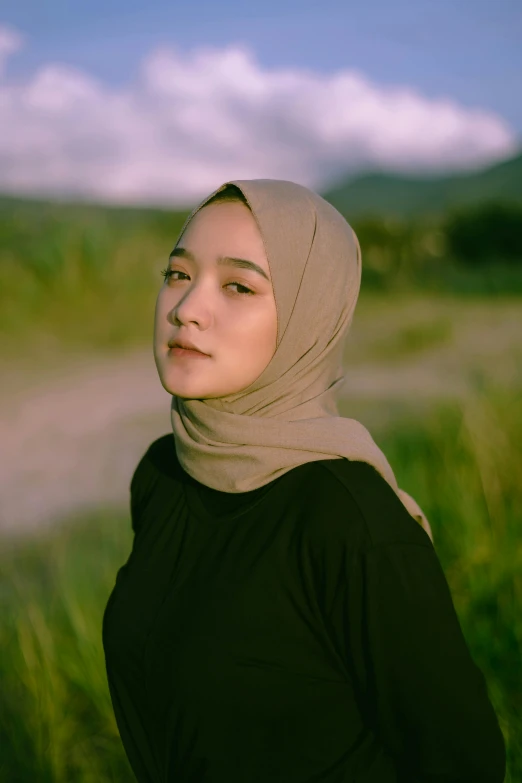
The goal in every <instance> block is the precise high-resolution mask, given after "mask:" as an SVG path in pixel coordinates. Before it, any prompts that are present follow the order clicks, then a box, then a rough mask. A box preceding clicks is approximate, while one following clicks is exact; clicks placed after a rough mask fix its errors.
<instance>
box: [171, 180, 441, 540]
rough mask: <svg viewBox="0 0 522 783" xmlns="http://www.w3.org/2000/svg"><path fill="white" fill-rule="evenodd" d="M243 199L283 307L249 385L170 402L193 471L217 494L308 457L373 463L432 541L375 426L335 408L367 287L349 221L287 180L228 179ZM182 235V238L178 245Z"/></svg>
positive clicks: (183, 459) (186, 464)
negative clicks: (267, 356) (270, 349)
mask: <svg viewBox="0 0 522 783" xmlns="http://www.w3.org/2000/svg"><path fill="white" fill-rule="evenodd" d="M228 185H235V186H236V187H237V188H239V190H240V191H241V192H242V193H243V195H244V196H245V198H246V200H247V202H248V205H249V207H250V209H251V211H252V214H253V216H254V218H255V220H256V223H257V227H258V229H259V231H260V233H261V237H262V239H263V243H264V247H265V251H266V254H267V258H268V263H269V266H270V273H271V277H272V286H273V290H274V296H275V301H276V309H277V347H276V351H275V353H274V355H273V357H272V359H271V361H270V362H269V363H268V365H267V366H266V367H265V369H264V371H263V372H262V373H261V375H260V376H259V377H258V378H257V379H256V380H255V381H254V383H252V384H251V385H250V386H248V387H247V388H245V389H243V390H241V391H240V392H237V393H235V394H231V395H229V396H227V397H219V398H216V399H202V400H198V399H183V398H180V397H177V396H173V397H172V405H171V422H172V429H173V434H174V438H175V443H176V452H177V456H178V459H179V462H180V464H181V465H182V467H183V469H184V470H185V471H186V472H187V473H189V475H191V476H192V477H193V478H195V479H196V480H197V481H199V482H200V483H202V484H205V485H206V486H208V487H211V488H212V489H217V490H220V491H222V492H231V493H238V492H248V491H250V490H253V489H257V488H258V487H262V486H264V485H265V484H268V483H269V482H270V481H273V480H274V479H276V478H278V477H279V476H281V475H283V474H284V473H286V472H288V471H289V470H292V468H295V467H297V466H298V465H301V464H303V463H305V462H312V461H317V460H324V459H343V458H344V459H349V460H354V461H361V462H367V463H369V464H370V465H373V467H374V468H375V469H376V470H377V471H378V472H379V473H380V475H381V476H382V477H383V478H384V479H385V480H386V481H387V482H388V484H389V485H390V486H391V487H392V489H393V490H394V491H395V493H396V494H397V495H398V497H399V498H400V500H401V501H402V503H403V504H404V506H405V507H406V509H407V510H408V512H409V513H410V515H411V516H412V517H413V518H414V519H415V520H416V521H417V522H418V523H419V524H421V525H422V527H423V528H424V530H425V531H426V533H427V534H428V535H429V537H430V539H431V540H432V541H433V536H432V532H431V528H430V525H429V522H428V520H427V519H426V516H425V515H424V513H423V511H422V509H421V508H420V506H419V505H418V504H417V503H416V501H415V500H414V499H413V498H412V497H411V496H410V495H408V494H407V493H406V492H404V491H403V490H401V489H399V487H398V485H397V481H396V478H395V476H394V473H393V470H392V468H391V466H390V464H389V463H388V461H387V459H386V457H385V455H384V454H383V452H382V451H381V450H380V449H379V447H378V446H377V444H376V443H375V442H374V440H373V439H372V437H371V435H370V433H369V432H368V430H367V429H366V428H365V427H364V426H363V425H362V424H361V423H360V422H358V421H356V420H355V419H350V418H346V417H343V416H340V415H339V411H338V407H337V399H338V397H339V393H340V391H341V388H342V386H343V384H344V383H345V382H348V383H349V368H348V369H347V371H345V368H344V365H343V350H344V345H345V339H346V335H347V333H348V331H349V329H350V326H351V323H352V319H353V314H354V310H355V305H356V303H357V299H358V296H359V289H360V284H361V272H362V269H361V250H360V247H359V242H358V240H357V237H356V235H355V233H354V231H353V230H352V228H351V227H350V225H349V223H348V222H347V221H346V220H345V218H344V217H343V216H342V215H341V214H340V212H338V211H337V210H336V209H335V208H334V207H333V206H332V205H331V204H329V203H328V202H327V201H326V200H325V199H323V198H322V197H321V196H319V195H318V194H317V193H314V192H313V191H311V190H309V189H308V188H305V187H304V186H302V185H298V184H296V183H294V182H288V181H286V180H271V179H254V180H234V181H231V182H226V183H224V184H223V185H221V186H220V187H219V188H217V190H215V191H214V192H213V193H211V194H210V195H209V196H207V198H205V199H204V200H203V201H202V202H201V203H200V204H199V206H197V207H196V208H195V209H194V210H193V211H192V213H191V214H190V215H189V216H188V218H187V220H186V221H185V223H184V225H183V228H182V229H181V232H180V235H179V239H180V238H181V236H182V234H183V232H184V231H185V229H186V227H187V225H188V223H189V222H190V220H191V219H192V218H193V217H194V215H195V214H196V213H197V212H198V211H199V210H200V209H202V208H203V207H204V206H205V204H206V203H207V202H208V201H209V200H210V199H211V198H212V197H213V196H214V195H215V194H216V193H219V192H220V191H222V190H224V189H225V188H226V187H227V186H228ZM179 239H178V241H179Z"/></svg>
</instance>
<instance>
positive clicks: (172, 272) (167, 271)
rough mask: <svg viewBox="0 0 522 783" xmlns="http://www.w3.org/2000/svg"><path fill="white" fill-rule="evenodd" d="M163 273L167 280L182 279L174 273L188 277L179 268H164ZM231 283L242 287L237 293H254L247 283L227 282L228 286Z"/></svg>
mask: <svg viewBox="0 0 522 783" xmlns="http://www.w3.org/2000/svg"><path fill="white" fill-rule="evenodd" d="M161 274H162V275H163V277H164V278H165V280H170V279H174V281H176V280H179V279H180V278H179V277H175V278H172V276H173V275H183V276H184V277H188V275H186V274H185V272H181V271H180V270H179V269H163V270H162V272H161ZM229 285H235V286H237V288H238V289H240V288H241V289H242V290H241V291H239V290H238V291H237V294H238V295H241V296H249V295H252V294H253V293H254V292H253V291H252V290H251V289H250V288H247V286H246V285H242V284H241V283H237V282H232V283H227V286H229Z"/></svg>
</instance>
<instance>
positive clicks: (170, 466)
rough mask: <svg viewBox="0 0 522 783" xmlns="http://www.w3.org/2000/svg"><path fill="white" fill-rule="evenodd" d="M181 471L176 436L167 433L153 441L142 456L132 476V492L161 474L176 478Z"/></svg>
mask: <svg viewBox="0 0 522 783" xmlns="http://www.w3.org/2000/svg"><path fill="white" fill-rule="evenodd" d="M179 471H180V465H179V462H178V457H177V454H176V444H175V441H174V436H173V435H172V434H171V433H167V434H166V435H162V436H161V437H159V438H157V439H156V440H155V441H153V442H152V443H151V444H150V446H149V447H148V448H147V450H146V451H145V453H144V454H143V456H142V457H141V458H140V460H139V462H138V464H137V466H136V468H135V470H134V473H133V476H132V480H131V492H133V491H138V490H139V488H140V487H143V485H146V484H150V483H151V482H154V481H155V480H156V479H157V478H159V477H160V476H161V475H163V476H169V477H171V478H176V477H177V476H178V474H179Z"/></svg>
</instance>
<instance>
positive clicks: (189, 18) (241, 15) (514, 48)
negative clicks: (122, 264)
mask: <svg viewBox="0 0 522 783" xmlns="http://www.w3.org/2000/svg"><path fill="white" fill-rule="evenodd" d="M2 25H4V26H7V28H10V29H12V30H15V31H16V32H17V33H18V34H20V36H21V37H22V39H23V45H22V46H20V47H19V48H18V50H17V51H12V52H11V54H10V56H9V58H8V61H7V64H6V65H5V68H4V79H7V80H8V82H9V85H10V86H11V87H12V88H14V87H16V85H26V86H27V84H28V82H29V81H30V80H31V79H33V80H34V78H35V74H37V73H39V72H40V71H42V70H43V69H45V68H48V67H49V66H50V65H56V64H59V65H60V66H61V67H62V70H63V69H64V68H70V69H72V72H74V73H84V74H86V75H88V77H89V79H90V80H94V81H95V82H96V83H98V84H99V85H101V86H103V88H104V89H107V90H112V91H113V93H114V94H116V93H117V92H118V91H119V90H121V89H124V88H125V87H126V86H128V85H130V84H133V83H136V82H137V81H139V79H140V74H141V73H142V71H143V63H144V61H145V60H146V59H147V58H150V57H151V53H153V52H157V51H160V50H171V51H175V52H177V56H178V57H180V58H181V62H183V60H184V58H187V59H188V58H190V56H192V55H193V53H194V51H195V50H197V49H198V48H200V47H202V46H211V47H215V48H216V49H218V50H224V49H226V47H229V46H231V45H240V46H242V47H245V48H246V49H247V50H248V51H249V52H250V54H251V56H252V57H253V58H254V60H255V62H256V63H257V66H258V67H259V69H260V70H261V71H262V72H263V73H264V74H265V76H266V78H267V79H269V73H270V72H271V71H275V72H277V73H282V72H283V71H284V69H292V70H295V71H298V72H299V73H300V74H301V77H300V78H302V79H304V80H306V75H307V74H311V75H312V77H317V78H318V77H320V76H324V77H328V76H332V77H333V76H334V75H335V74H338V73H340V72H350V73H356V74H360V76H361V78H363V79H364V80H367V82H368V83H369V84H372V85H375V86H376V88H378V89H379V90H382V95H383V96H386V94H387V93H386V90H387V89H388V88H390V89H393V88H395V87H404V88H407V89H409V90H412V91H414V92H415V94H417V95H418V96H420V98H421V99H422V100H426V101H428V102H429V101H434V102H437V101H444V100H449V101H450V102H451V103H453V104H455V105H457V106H459V107H461V109H462V110H463V111H467V110H471V111H473V110H483V111H485V112H488V113H490V114H491V115H492V116H495V117H496V118H497V119H498V121H499V122H500V123H503V124H504V127H505V128H506V129H507V130H506V133H509V134H510V137H511V142H510V143H511V147H509V144H507V142H503V141H502V140H501V137H500V135H498V134H497V136H495V139H496V140H495V141H491V138H492V136H491V133H490V132H489V131H487V132H486V131H480V133H479V132H478V131H477V133H478V136H477V138H479V137H480V138H485V136H488V138H489V139H490V141H489V142H488V144H489V145H490V146H489V147H488V146H487V144H486V145H485V146H484V144H485V142H484V144H483V146H482V147H480V144H479V142H478V141H477V142H476V144H477V145H478V146H477V161H478V159H479V157H480V154H482V155H483V158H484V160H487V158H488V154H489V156H490V157H491V159H494V158H495V157H497V158H498V157H502V155H501V148H502V144H505V145H506V146H505V151H506V154H508V153H509V151H510V150H512V149H513V139H516V140H517V143H522V2H521V0H452V1H451V2H450V1H449V0H415V2H405V1H404V0H399V1H398V2H395V3H392V2H390V0H365V2H360V3H357V4H356V3H350V2H346V1H345V2H340V1H337V2H334V1H333V0H321V2H312V1H311V0H286V1H285V0H280V1H279V2H277V0H264V1H263V2H262V3H259V2H257V3H252V2H251V3H247V2H244V0H243V2H240V1H239V0H201V1H200V2H195V1H194V0H192V1H190V2H189V1H188V0H185V1H184V2H166V0H149V2H147V3H145V2H138V0H126V1H125V2H124V0H90V2H89V3H78V2H76V3H72V2H66V1H65V0H45V2H42V0H17V2H10V3H5V2H2V0H0V27H1V26H2ZM171 65H172V63H171ZM239 67H240V68H241V66H239ZM53 89H54V88H53ZM336 94H337V93H336ZM383 100H385V97H384V98H383ZM448 122H449V120H448ZM450 124H451V123H450ZM93 132H94V131H93ZM383 132H384V130H383ZM495 132H496V131H495ZM481 134H482V136H481ZM488 134H489V135H488ZM472 135H473V134H472ZM493 135H494V134H493ZM247 138H248V136H247ZM322 138H323V137H321V139H322ZM349 138H350V139H351V138H352V137H349ZM321 143H322V142H321ZM473 143H474V142H472V146H473ZM481 143H482V142H481ZM310 144H312V141H310ZM495 145H496V146H495ZM385 147H386V145H384V146H383V148H382V150H384V149H385ZM460 148H462V143H461V147H459V149H460ZM479 148H480V150H479ZM372 149H374V148H372ZM455 149H457V147H455ZM488 150H489V152H488ZM479 151H480V154H479ZM365 154H366V153H365ZM372 154H373V153H372ZM386 154H387V153H386V152H385V151H381V152H379V153H376V155H377V158H376V160H378V161H380V163H383V161H386V160H388V158H386ZM389 154H390V155H391V154H392V153H391V152H390V153H389ZM394 154H395V153H394ZM419 154H420V153H419ZM430 154H431V152H430V151H429V150H428V149H426V151H425V155H426V156H428V157H429V155H430ZM368 155H369V157H368ZM368 155H366V157H365V155H362V157H361V158H360V160H361V161H362V162H364V163H365V165H367V164H368V161H369V160H370V158H371V155H370V153H368ZM379 155H380V157H379ZM401 155H402V157H401ZM455 155H457V153H455ZM225 157H226V156H225ZM457 157H458V156H457ZM435 158H436V156H435ZM435 158H434V159H435ZM0 160H1V145H0ZM392 160H393V158H390V161H392ZM396 160H397V167H399V168H400V167H401V166H403V165H406V163H407V161H405V159H404V154H403V153H400V152H399V153H397V157H396ZM412 160H413V159H412ZM423 160H424V159H422V160H421V158H419V159H418V160H417V159H416V158H415V160H414V161H413V163H412V165H417V166H420V167H422V162H423ZM440 160H441V161H444V160H446V161H447V167H449V168H451V167H452V166H453V167H455V166H457V164H458V160H457V158H456V157H455V156H453V157H452V156H451V155H449V156H447V157H446V158H444V157H443V155H442V152H441V158H440ZM415 161H416V163H415ZM419 161H420V162H419ZM349 163H350V161H349V160H348V161H347V169H349V168H350V165H349ZM241 165H246V164H244V162H243V163H242V164H241ZM296 165H297V164H296ZM319 165H322V166H324V170H325V171H328V172H331V171H333V170H335V168H336V166H338V165H339V161H338V160H337V158H336V159H335V160H334V159H333V158H332V160H331V161H330V159H329V157H328V154H326V153H325V155H324V156H323V158H322V159H321V162H320V164H319V163H318V166H319ZM389 165H391V163H390V162H389ZM426 165H428V164H426ZM441 165H442V163H441ZM463 165H465V163H464V162H463ZM216 175H217V174H216ZM217 176H218V175H217ZM294 176H296V175H295V174H294ZM314 176H315V177H316V178H317V173H315V174H314V173H313V172H311V171H310V172H308V173H306V172H304V170H303V178H304V180H307V178H308V180H309V179H310V178H311V179H312V180H313V178H314ZM13 177H14V179H13V182H14V183H15V185H16V182H18V181H20V182H22V180H23V177H22V178H21V179H20V175H19V174H17V175H16V176H15V175H13ZM17 177H18V179H17ZM308 180H307V181H308ZM7 184H8V185H9V183H7ZM22 186H23V182H22Z"/></svg>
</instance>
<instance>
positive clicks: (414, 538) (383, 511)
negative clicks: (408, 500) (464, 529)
mask: <svg viewBox="0 0 522 783" xmlns="http://www.w3.org/2000/svg"><path fill="white" fill-rule="evenodd" d="M316 470H317V471H320V472H321V474H322V481H323V483H325V482H326V484H325V486H326V487H327V488H328V487H330V488H332V487H334V486H336V487H337V493H338V492H339V488H342V489H341V492H342V493H343V492H344V496H345V500H346V505H344V504H343V506H341V504H338V507H337V508H336V518H339V520H340V521H341V523H342V517H343V509H344V508H345V507H346V508H349V506H350V505H352V506H353V505H355V506H356V507H357V509H358V512H359V518H360V520H362V525H363V528H364V529H363V531H362V543H363V545H364V548H373V547H376V546H382V545H387V544H421V545H424V546H426V545H428V546H430V545H431V541H430V538H429V536H428V534H427V533H426V531H425V530H424V529H423V528H422V527H421V526H420V525H419V523H418V522H417V521H416V520H415V519H414V518H413V517H412V516H411V515H410V513H409V512H408V510H407V509H406V508H405V506H404V504H403V503H402V501H401V500H400V498H399V497H398V496H397V494H396V493H395V491H394V490H393V489H392V487H391V486H390V485H389V484H388V482H387V481H386V479H384V478H383V477H382V476H381V474H380V473H379V472H378V471H377V469H376V468H375V467H374V466H373V465H371V464H369V463H367V462H360V461H357V460H349V459H330V460H322V461H320V462H318V467H317V468H316ZM325 474H327V475H328V478H325Z"/></svg>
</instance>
